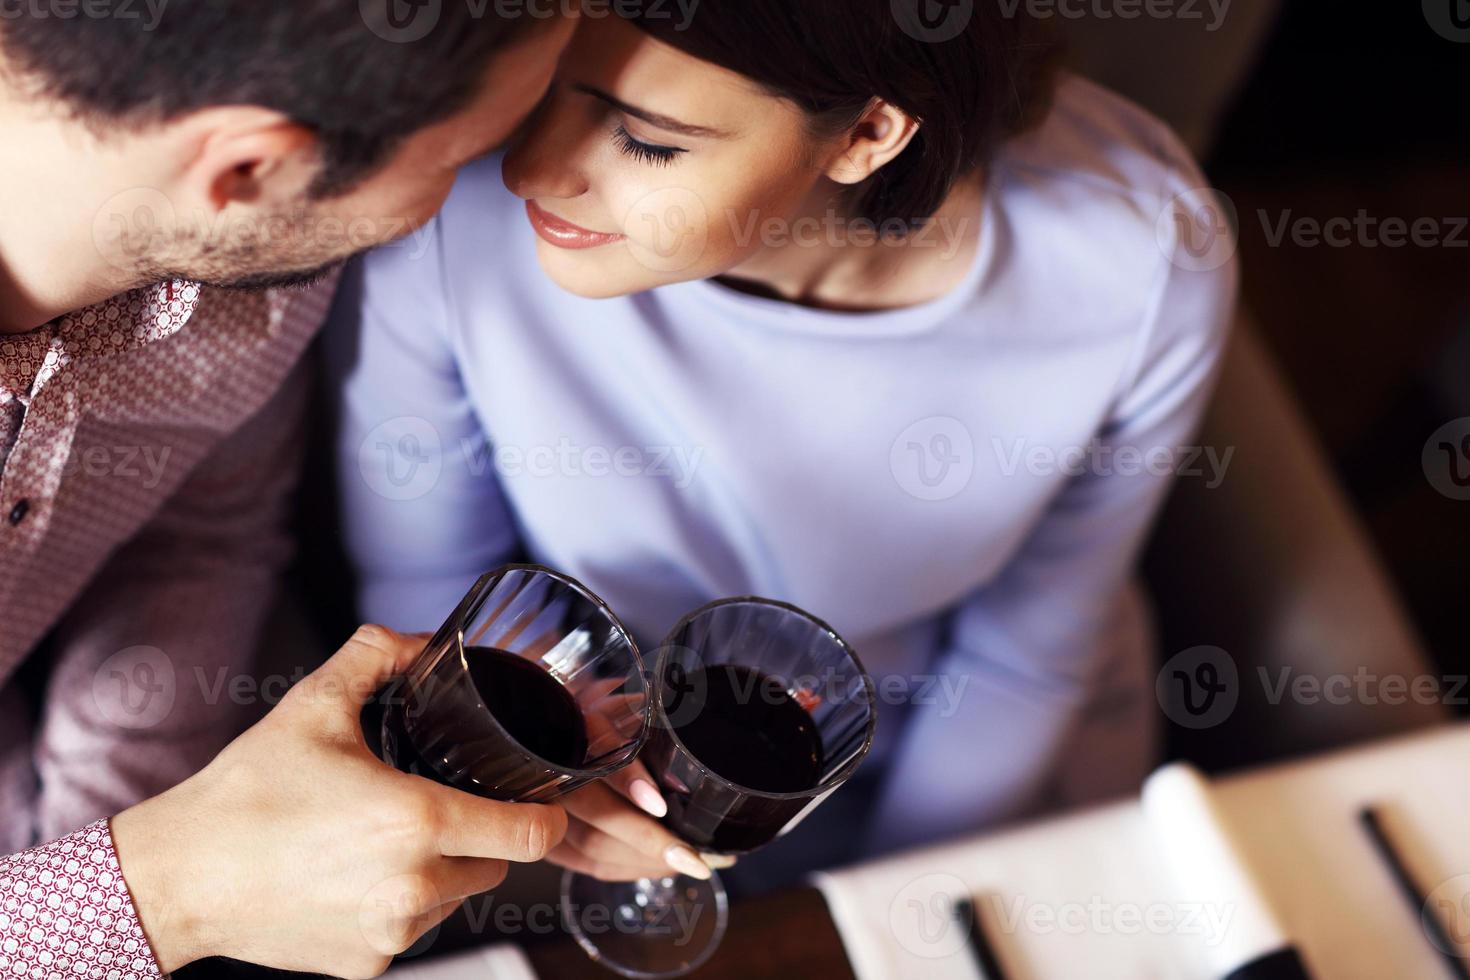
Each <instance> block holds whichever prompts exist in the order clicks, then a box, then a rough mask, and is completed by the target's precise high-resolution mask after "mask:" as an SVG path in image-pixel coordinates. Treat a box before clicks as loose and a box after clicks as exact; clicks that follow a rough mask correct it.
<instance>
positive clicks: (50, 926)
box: [0, 820, 161, 980]
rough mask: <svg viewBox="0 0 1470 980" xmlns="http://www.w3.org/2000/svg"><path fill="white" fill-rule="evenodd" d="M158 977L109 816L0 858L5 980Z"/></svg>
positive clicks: (1, 972) (0, 969)
mask: <svg viewBox="0 0 1470 980" xmlns="http://www.w3.org/2000/svg"><path fill="white" fill-rule="evenodd" d="M160 976H161V974H160V973H159V971H158V965H157V963H156V962H155V961H154V959H153V951H152V949H150V948H149V946H148V940H147V938H145V937H144V935H143V927H142V926H141V925H139V923H138V914H137V911H136V910H135V909H134V908H133V899H132V896H130V895H129V894H128V888H127V885H126V884H124V883H123V877H122V872H121V871H120V870H119V869H118V864H117V854H116V853H114V851H113V849H112V834H111V833H109V831H108V828H107V822H106V821H105V820H100V821H98V822H97V823H94V824H92V825H91V826H90V827H87V828H86V829H84V830H79V831H77V832H76V833H74V834H71V835H69V836H66V837H63V838H61V839H60V840H56V841H52V842H51V843H50V844H47V845H45V846H44V847H38V848H36V849H34V850H30V851H25V852H23V853H21V854H15V855H11V856H10V857H0V977H26V978H30V980H52V978H55V980H62V978H68V977H72V978H75V977H87V978H95V980H103V978H105V980H154V978H157V977H160Z"/></svg>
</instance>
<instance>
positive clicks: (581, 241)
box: [526, 201, 627, 249]
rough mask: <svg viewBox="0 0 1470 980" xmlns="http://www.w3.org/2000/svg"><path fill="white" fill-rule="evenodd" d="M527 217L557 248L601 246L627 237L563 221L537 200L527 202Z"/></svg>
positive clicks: (543, 236)
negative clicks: (590, 229)
mask: <svg viewBox="0 0 1470 980" xmlns="http://www.w3.org/2000/svg"><path fill="white" fill-rule="evenodd" d="M526 217H528V218H530V219H531V227H532V228H535V229H536V234H538V235H540V236H541V237H542V239H544V240H545V241H547V242H549V243H550V244H552V245H555V246H556V247H557V248H572V249H583V248H601V247H602V246H603V245H611V244H612V243H613V242H620V241H622V240H623V239H624V238H626V237H627V236H626V235H611V234H608V233H607V232H603V231H589V230H588V229H586V228H583V227H582V226H581V225H574V224H572V223H571V222H570V221H563V220H562V219H561V218H558V217H557V216H556V215H554V214H552V213H550V212H549V211H547V210H545V209H544V208H542V207H541V206H540V205H539V204H537V203H536V202H535V201H527V202H526Z"/></svg>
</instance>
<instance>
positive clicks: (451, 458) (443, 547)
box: [326, 226, 519, 630]
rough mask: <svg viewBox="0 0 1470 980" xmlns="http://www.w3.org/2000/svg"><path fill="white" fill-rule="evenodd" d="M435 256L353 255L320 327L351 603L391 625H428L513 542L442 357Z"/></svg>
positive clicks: (486, 454)
mask: <svg viewBox="0 0 1470 980" xmlns="http://www.w3.org/2000/svg"><path fill="white" fill-rule="evenodd" d="M436 230H437V226H436ZM434 242H435V243H436V244H437V243H438V238H437V235H436V236H435V239H434ZM440 262H441V257H440V256H439V255H438V253H437V251H436V250H434V249H431V250H429V251H428V252H427V253H426V254H423V255H415V254H412V253H410V252H409V250H407V249H405V248H392V247H390V248H385V249H380V250H378V251H377V252H373V253H371V254H369V255H367V256H365V257H363V258H362V259H360V260H358V261H356V262H354V264H353V265H352V266H351V267H350V268H349V270H348V271H347V273H346V275H345V276H344V279H343V284H342V288H341V291H340V292H339V293H338V298H337V305H336V308H335V309H334V311H333V314H332V317H331V321H330V323H329V326H328V329H327V341H326V343H327V363H328V376H329V379H330V380H329V383H330V385H331V390H333V391H335V392H336V393H337V398H338V443H337V467H338V478H337V483H338V492H339V493H340V495H341V508H342V520H343V526H344V533H345V536H346V543H347V549H348V553H349V556H350V558H351V559H352V562H353V564H354V566H355V569H356V571H357V576H358V583H359V595H358V602H359V612H360V613H361V615H362V616H363V617H364V618H365V619H368V620H371V621H374V622H381V623H383V624H384V625H387V626H391V627H393V628H395V629H401V630H431V629H435V628H437V627H438V626H439V624H440V623H441V622H442V621H443V619H444V617H445V616H446V615H447V614H448V613H449V611H450V610H452V609H453V608H454V607H455V606H456V605H457V604H458V602H459V600H460V599H461V598H462V597H463V596H464V593H465V591H466V590H467V589H468V588H469V587H470V585H472V584H473V583H474V581H475V579H476V578H477V577H478V576H479V575H480V574H481V573H483V572H485V571H487V570H489V569H491V568H494V567H495V566H497V565H500V564H503V563H505V562H506V561H509V560H511V559H512V558H513V557H514V556H515V555H516V553H517V551H518V549H519V535H518V532H517V529H516V526H515V522H514V520H513V518H512V516H511V511H510V508H509V506H508V504H507V502H506V499H505V496H504V493H503V491H502V488H501V486H500V481H499V479H498V477H497V475H496V470H495V467H494V465H493V454H492V452H491V447H490V444H489V441H488V439H487V437H486V435H485V432H484V428H483V426H482V425H481V422H480V419H479V417H478V416H477V414H476V412H475V409H474V406H473V404H472V403H471V400H470V397H469V394H468V393H467V392H466V390H465V387H464V384H463V382H462V380H461V377H460V373H459V370H458V368H457V366H456V363H455V357H454V353H453V347H452V344H451V343H450V340H449V323H448V321H449V311H448V309H447V308H446V300H445V291H444V290H443V289H442V288H441V276H440V275H439V274H436V273H435V269H434V268H433V266H437V265H438V264H439V263H440ZM426 264H429V266H430V267H426Z"/></svg>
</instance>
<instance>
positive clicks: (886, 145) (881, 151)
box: [827, 99, 919, 184]
mask: <svg viewBox="0 0 1470 980" xmlns="http://www.w3.org/2000/svg"><path fill="white" fill-rule="evenodd" d="M918 132H919V121H918V120H917V119H914V118H913V117H912V116H910V115H909V114H908V113H906V112H904V111H903V110H902V109H899V108H898V107H897V106H893V105H890V104H889V103H887V102H884V101H883V100H882V99H874V100H873V101H872V103H871V104H870V105H869V106H868V108H867V109H866V110H864V112H863V114H862V117H861V118H859V119H858V121H857V125H856V126H854V127H853V128H852V129H851V130H849V131H848V133H847V135H846V137H845V139H846V144H845V145H844V146H842V147H841V148H839V149H838V151H837V153H836V155H835V156H834V157H833V158H832V161H831V162H830V163H829V164H828V165H827V177H828V178H829V179H831V180H834V181H836V182H837V183H839V184H861V183H862V182H863V181H865V180H867V179H868V178H869V177H871V176H873V174H875V173H877V172H878V171H879V170H880V169H881V168H882V167H883V166H884V165H886V164H887V163H888V162H889V161H891V160H892V159H893V158H894V157H896V156H898V155H899V154H900V153H902V152H903V151H904V150H905V149H906V148H907V147H908V145H909V143H911V142H913V139H914V136H915V135H916V134H917V133H918Z"/></svg>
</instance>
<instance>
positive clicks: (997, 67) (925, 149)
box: [629, 0, 1055, 227]
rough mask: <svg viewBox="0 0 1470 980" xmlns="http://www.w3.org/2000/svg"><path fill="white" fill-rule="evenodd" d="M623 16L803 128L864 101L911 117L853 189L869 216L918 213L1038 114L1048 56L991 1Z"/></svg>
mask: <svg viewBox="0 0 1470 980" xmlns="http://www.w3.org/2000/svg"><path fill="white" fill-rule="evenodd" d="M653 9H654V8H650V10H653ZM629 19H631V20H632V21H634V22H635V23H636V24H637V26H638V27H639V28H640V29H642V30H644V31H645V32H647V33H648V34H650V35H651V36H653V37H656V38H657V39H658V40H660V41H663V42H665V43H667V44H669V45H672V46H673V47H675V48H678V49H679V50H681V51H683V52H685V53H686V54H690V55H693V56H694V57H696V58H699V59H701V60H704V61H709V62H712V63H714V64H717V65H720V66H721V67H723V68H728V69H729V70H731V71H734V72H737V73H739V74H741V75H744V76H745V77H747V78H749V79H751V80H753V81H755V82H757V83H759V84H760V85H762V86H764V87H765V88H766V89H767V90H768V91H770V92H771V93H772V94H774V95H777V96H780V97H782V98H785V99H788V100H790V101H791V102H793V103H795V104H796V105H798V106H800V107H801V108H802V109H804V110H806V112H807V113H808V114H809V115H810V117H811V119H812V124H813V131H814V135H817V136H821V137H827V136H833V135H836V134H838V133H840V132H842V131H844V130H846V129H848V128H850V127H851V126H852V125H854V124H855V123H856V122H857V120H858V119H859V118H860V117H861V115H862V113H863V112H864V111H865V110H866V109H867V107H868V106H869V105H870V104H871V101H872V99H873V98H875V97H876V98H880V99H883V100H884V101H886V102H888V103H890V104H891V105H894V106H897V107H898V108H900V109H902V110H903V111H904V112H906V113H908V114H909V115H910V116H911V117H913V118H915V119H917V120H919V122H920V124H921V125H920V129H919V132H918V134H917V135H916V136H915V138H914V141H913V142H912V143H911V144H910V145H909V147H908V149H906V150H905V151H904V152H903V153H902V154H900V155H899V156H898V157H897V158H896V159H894V160H893V161H892V162H890V163H889V164H888V165H887V166H886V167H884V168H883V169H882V170H880V171H879V172H878V173H877V174H876V175H875V176H874V177H873V178H871V179H870V180H869V181H867V182H865V183H864V184H863V185H861V186H859V187H858V188H856V189H855V191H854V195H855V196H854V200H853V202H852V206H853V208H854V211H855V215H854V216H855V217H863V218H867V219H869V220H871V221H874V222H877V223H879V224H880V225H883V224H884V223H891V222H893V221H894V220H895V219H897V220H899V221H901V222H903V223H904V224H906V225H907V226H910V227H912V226H914V225H916V224H918V223H920V222H923V221H924V220H926V219H928V218H929V217H931V216H932V215H933V214H934V212H935V211H936V210H937V209H938V208H939V206H940V204H942V203H943V201H944V199H945V197H946V196H947V195H948V194H949V192H950V190H951V189H952V188H953V186H954V184H955V181H957V180H958V179H959V178H961V177H963V176H965V175H967V174H970V173H973V172H974V171H975V170H977V169H979V168H981V167H983V166H984V165H985V164H986V163H987V162H989V160H990V158H991V156H992V155H993V154H994V153H995V151H996V149H997V148H998V147H999V146H1000V144H1001V143H1002V142H1004V141H1005V140H1006V139H1007V138H1008V137H1010V136H1012V135H1014V134H1016V133H1018V132H1021V131H1022V130H1024V129H1025V128H1026V127H1027V126H1028V125H1030V124H1032V123H1033V122H1035V121H1036V120H1037V119H1039V118H1040V116H1041V115H1042V114H1043V113H1044V112H1045V109H1046V107H1047V105H1048V103H1049V98H1050V91H1051V80H1052V75H1053V70H1052V69H1053V66H1054V64H1055V57H1054V55H1055V48H1054V46H1053V45H1052V43H1051V41H1050V35H1049V32H1046V31H1044V30H1043V27H1042V25H1041V24H1039V23H1038V22H1037V21H1036V20H1035V19H1034V18H1031V17H1028V16H1027V15H1026V12H1025V9H1024V5H1020V6H1015V7H1014V8H1013V9H1011V10H1009V11H1008V10H1007V9H1006V4H1005V3H1003V2H1002V0H699V3H698V6H697V8H695V10H694V12H693V15H692V16H691V17H689V18H687V19H686V20H679V19H677V18H672V17H669V16H668V15H667V14H666V13H665V14H664V15H663V16H657V13H656V12H651V13H644V14H637V15H631V16H630V18H629Z"/></svg>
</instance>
